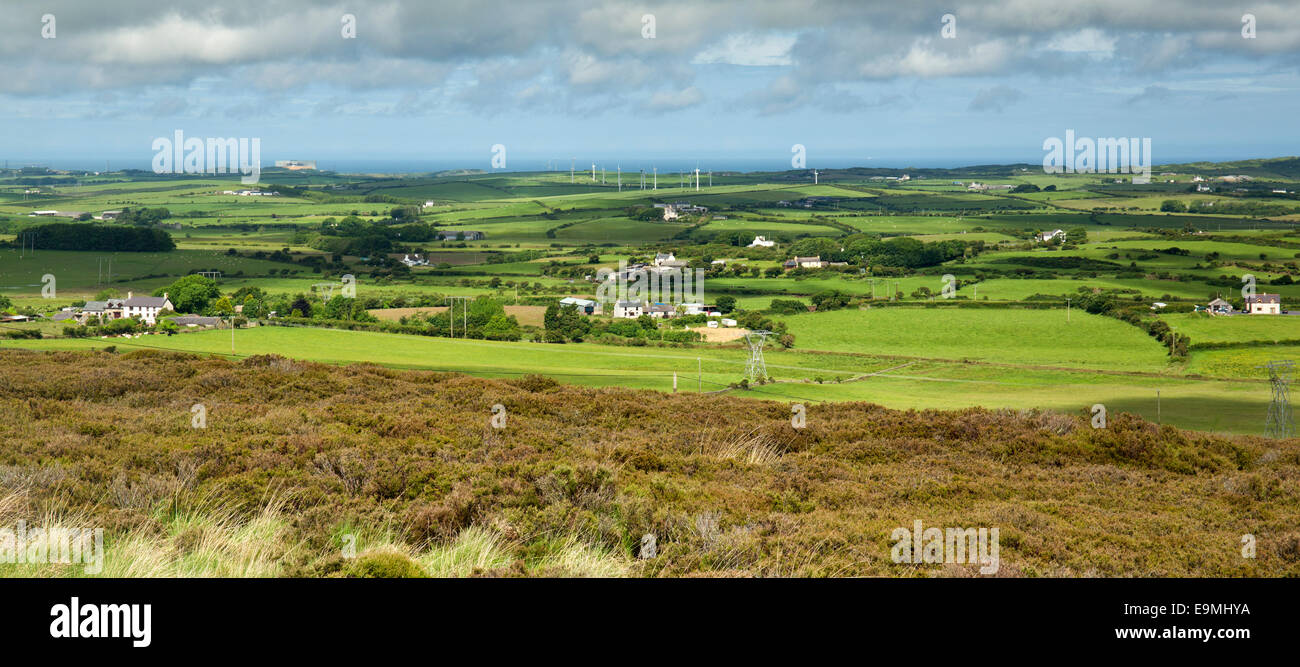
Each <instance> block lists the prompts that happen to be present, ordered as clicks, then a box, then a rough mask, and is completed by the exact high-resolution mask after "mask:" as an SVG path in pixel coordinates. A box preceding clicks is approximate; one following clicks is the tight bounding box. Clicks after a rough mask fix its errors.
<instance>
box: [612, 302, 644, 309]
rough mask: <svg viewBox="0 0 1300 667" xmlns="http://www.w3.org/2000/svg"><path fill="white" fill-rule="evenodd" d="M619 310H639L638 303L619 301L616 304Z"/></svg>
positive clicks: (639, 305) (639, 303)
mask: <svg viewBox="0 0 1300 667" xmlns="http://www.w3.org/2000/svg"><path fill="white" fill-rule="evenodd" d="M616 305H617V306H618V307H619V308H640V307H641V302H640V301H619V302H618V303H617V304H616Z"/></svg>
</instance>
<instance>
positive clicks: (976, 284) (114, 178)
mask: <svg viewBox="0 0 1300 667" xmlns="http://www.w3.org/2000/svg"><path fill="white" fill-rule="evenodd" d="M1294 163H1295V161H1294V160H1293V159H1289V158H1284V159H1277V160H1253V161H1246V162H1240V163H1223V164H1211V163H1198V164H1196V165H1166V166H1164V167H1161V169H1162V173H1163V174H1164V177H1163V181H1165V182H1161V183H1154V184H1151V185H1149V186H1136V185H1132V184H1128V183H1114V182H1112V181H1113V179H1109V178H1102V177H1099V176H1098V175H1090V174H1071V175H1066V174H1060V175H1045V174H1042V173H1041V170H1038V171H1036V170H1033V169H1028V170H1026V169H1024V168H1022V167H1021V166H1018V165H1009V166H992V167H982V168H968V169H957V170H943V169H906V170H895V169H844V170H825V171H822V172H821V173H820V174H819V178H820V183H819V184H817V185H814V184H812V183H811V182H808V180H807V179H806V178H805V175H804V174H803V173H801V172H773V173H739V172H719V173H716V174H714V175H713V181H712V182H713V185H712V186H710V187H701V189H700V190H698V191H696V190H695V189H693V188H679V187H667V185H668V183H669V182H670V181H672V182H673V183H676V182H677V181H676V179H671V178H670V177H669V176H668V175H666V174H661V177H662V178H661V179H660V184H661V185H662V186H664V187H660V188H659V189H657V190H656V189H649V188H647V189H640V188H639V187H636V188H631V187H624V188H623V190H622V191H621V192H620V191H619V190H618V188H617V187H616V186H615V185H614V184H613V182H612V181H611V182H609V183H600V182H593V181H591V180H590V179H585V180H584V179H581V178H580V179H576V182H570V176H569V174H567V173H559V172H534V173H517V174H516V173H498V174H475V173H466V172H461V173H456V174H454V175H437V174H423V175H419V174H412V175H404V176H397V177H394V176H378V175H355V174H341V173H334V172H311V171H306V172H287V171H284V170H280V169H267V170H266V171H265V172H264V174H263V183H262V184H261V185H260V186H258V188H260V189H261V190H262V191H264V192H267V193H274V194H268V195H267V196H240V195H232V194H224V193H225V192H226V191H227V190H236V191H237V190H240V189H242V188H240V187H238V186H236V185H235V181H233V180H227V179H222V178H220V177H213V176H203V177H192V176H173V175H163V176H159V175H154V174H147V173H140V172H106V173H101V174H89V173H84V174H74V173H63V172H53V171H50V172H46V173H40V174H33V173H31V170H21V171H20V170H10V171H7V172H0V243H4V244H6V246H7V247H0V299H3V301H0V311H3V312H5V313H7V314H9V315H11V316H12V317H10V318H8V319H9V320H10V321H7V322H4V323H0V327H3V328H2V329H0V331H2V332H3V333H0V336H3V337H0V348H20V349H31V350H51V351H52V350H71V349H78V350H85V349H103V348H108V347H114V348H116V349H118V350H120V351H126V350H132V349H163V350H177V351H187V352H196V353H203V354H211V355H224V356H226V357H227V358H230V359H242V358H246V357H248V356H249V355H259V354H277V355H283V356H285V357H290V358H296V359H304V360H312V361H317V362H322V363H329V364H347V363H377V364H383V365H386V366H390V367H394V368H413V369H430V370H445V371H456V372H464V373H469V374H475V375H480V376H483V377H489V378H509V377H514V378H518V377H522V376H524V375H528V374H545V375H549V376H551V377H553V378H555V379H557V380H559V381H561V382H565V383H572V384H579V385H586V386H612V387H624V388H638V389H639V388H646V389H655V390H659V391H665V392H671V391H672V388H673V385H674V375H676V384H677V387H678V391H679V393H698V392H700V391H704V392H709V391H720V392H726V393H730V394H733V395H735V396H737V397H749V398H756V399H776V400H782V401H786V402H796V401H803V402H809V403H828V402H837V401H848V402H855V401H870V402H876V403H879V404H882V405H886V406H889V407H892V408H900V409H906V408H917V409H931V408H934V409H960V408H965V407H977V406H978V407H989V408H999V409H1001V408H1015V409H1047V410H1054V411H1060V412H1065V413H1070V414H1081V413H1085V412H1087V411H1088V410H1089V409H1090V408H1091V406H1093V405H1094V404H1098V403H1099V404H1103V405H1105V406H1107V408H1108V409H1112V410H1115V409H1118V410H1122V411H1128V412H1133V413H1134V414H1138V415H1141V416H1142V417H1143V418H1145V419H1148V420H1151V421H1159V422H1162V423H1166V424H1173V425H1177V426H1180V427H1184V428H1194V429H1203V430H1208V431H1216V432H1222V433H1245V434H1262V433H1263V432H1264V428H1265V419H1264V416H1265V414H1266V412H1267V407H1268V401H1269V397H1270V391H1269V386H1268V382H1267V378H1266V376H1265V374H1264V372H1263V370H1262V369H1261V368H1259V367H1260V366H1261V365H1263V364H1265V363H1268V362H1269V361H1273V360H1277V359H1296V358H1297V356H1300V355H1297V348H1298V347H1300V343H1298V342H1297V341H1300V318H1294V317H1291V316H1288V315H1280V316H1257V315H1240V314H1235V315H1232V316H1210V315H1207V314H1204V313H1201V312H1193V311H1194V310H1199V309H1201V308H1203V307H1204V306H1205V305H1206V304H1207V303H1208V302H1209V301H1210V300H1211V299H1213V298H1215V297H1223V298H1225V299H1227V300H1228V301H1229V302H1231V303H1232V304H1233V305H1234V307H1235V308H1236V310H1237V311H1240V310H1241V308H1242V307H1244V305H1245V304H1244V303H1243V302H1242V295H1243V294H1244V292H1243V287H1244V286H1246V284H1247V281H1253V282H1252V283H1250V284H1251V285H1253V287H1254V289H1255V290H1256V291H1257V292H1259V293H1268V294H1278V295H1280V299H1281V302H1282V309H1283V310H1286V309H1288V308H1289V307H1290V306H1291V304H1293V303H1295V302H1296V301H1297V300H1300V282H1297V280H1296V279H1300V270H1298V269H1297V264H1296V262H1297V256H1300V234H1297V233H1296V232H1295V230H1294V229H1293V226H1294V225H1295V224H1296V220H1297V219H1300V215H1297V211H1300V203H1296V202H1295V200H1294V197H1293V196H1292V195H1291V194H1289V193H1291V192H1293V191H1294V190H1295V186H1296V181H1297V179H1298V177H1300V174H1298V173H1296V172H1295V169H1294ZM1226 175H1233V176H1232V177H1231V178H1235V179H1236V180H1233V181H1231V183H1230V182H1229V181H1227V180H1224V178H1225V176H1226ZM1241 175H1245V176H1248V177H1249V178H1248V180H1246V181H1243V180H1241V179H1240V178H1237V177H1239V176H1241ZM902 176H907V177H908V178H907V179H902V178H900V177H902ZM977 183H979V184H983V185H978V186H977V185H976V184H977ZM1207 185H1208V187H1209V191H1208V192H1204V191H1202V192H1197V189H1198V187H1200V188H1204V187H1207ZM985 186H991V187H994V188H995V189H975V188H984V187H985ZM997 186H1009V187H1006V188H1003V189H996V187H997ZM656 205H658V208H656ZM665 206H667V207H676V208H677V209H679V210H675V211H674V215H672V216H669V215H667V214H666V213H665V211H666V210H668V209H667V208H665ZM37 210H42V211H57V212H59V213H58V215H56V216H53V217H48V216H34V215H32V213H33V212H34V211H37ZM123 210H125V211H126V213H125V214H118V213H116V212H118V211H123ZM67 212H70V213H68V217H62V216H64V214H65V213H67ZM106 212H107V213H108V214H109V215H108V216H106V217H105V216H104V214H105V213H106ZM73 214H75V215H73ZM97 217H104V218H105V219H103V220H97V219H96V218H97ZM87 218H89V219H87ZM50 222H74V223H78V224H86V225H98V226H103V227H123V228H125V227H149V228H152V229H161V230H163V231H165V232H166V233H167V234H169V235H170V236H171V238H172V239H173V240H174V242H175V245H176V249H174V250H169V251H162V252H152V251H150V252H132V251H129V250H123V249H119V250H111V249H110V250H100V251H90V250H65V249H48V248H42V247H41V245H40V243H36V244H35V246H34V247H33V245H32V243H30V242H29V241H28V239H29V237H30V235H32V234H37V233H39V231H40V228H41V226H42V225H46V224H48V223H50ZM1057 230H1060V233H1059V234H1054V232H1056V231H1057ZM1045 233H1046V234H1047V237H1048V238H1047V240H1044V234H1045ZM760 236H761V237H763V238H764V239H766V240H767V242H769V243H771V244H772V245H770V246H762V245H757V244H755V243H754V241H755V238H756V237H760ZM660 253H673V254H674V256H675V258H676V260H677V261H679V262H684V263H685V265H686V267H688V268H691V269H696V268H698V269H700V270H702V271H704V276H705V278H704V282H703V295H702V297H701V298H702V300H703V301H705V302H707V303H708V304H710V305H712V304H714V303H723V304H725V310H724V312H722V315H721V317H724V318H730V319H734V320H736V321H737V323H736V324H735V325H733V326H720V327H718V328H716V329H709V328H707V327H705V321H704V320H705V319H714V320H717V319H719V317H718V316H712V317H703V316H695V319H689V318H688V319H685V320H681V319H663V320H644V321H640V322H639V323H638V321H637V320H635V319H631V320H625V321H623V320H618V319H614V318H612V317H611V315H612V311H613V307H612V306H613V304H612V302H610V301H607V302H605V303H604V304H603V306H604V307H603V309H602V310H601V311H598V312H597V313H595V314H592V315H582V316H581V319H582V320H583V323H582V324H580V325H578V324H574V323H572V322H568V323H563V322H560V321H559V320H558V319H556V318H552V317H549V316H548V315H547V313H548V308H552V307H554V306H556V305H557V304H558V303H559V301H560V299H563V298H566V297H574V298H577V299H598V298H600V297H601V284H600V280H599V279H598V277H599V275H601V271H602V270H616V269H617V268H618V266H619V263H620V262H628V263H632V264H636V263H638V262H641V263H648V264H653V260H654V258H655V257H656V255H657V254H660ZM412 256H418V258H417V259H418V261H415V262H409V259H410V258H411V257H412ZM793 257H816V258H818V260H819V262H820V266H806V267H801V268H795V269H793V270H792V269H790V268H789V267H787V266H785V263H786V261H787V260H789V259H791V258H793ZM403 260H408V262H409V265H408V263H407V262H404V261H403ZM201 272H202V273H205V275H208V276H212V277H213V281H212V285H211V288H210V289H211V291H210V292H208V293H209V294H210V295H211V296H210V298H206V297H205V298H199V299H197V300H191V299H187V300H186V301H185V302H186V303H187V304H189V305H188V307H187V308H185V310H186V312H183V313H178V314H194V315H217V316H221V317H223V318H225V320H223V324H222V325H221V326H222V327H225V326H227V325H226V324H225V323H224V322H225V321H228V320H229V319H230V316H235V315H237V316H238V318H239V321H238V324H240V326H241V327H246V328H244V329H241V330H240V331H237V332H236V334H235V337H234V338H235V348H234V352H233V353H232V352H231V347H230V335H229V331H227V330H224V329H221V330H211V329H210V328H208V329H205V328H204V327H198V328H195V327H185V328H183V329H182V331H181V333H180V334H179V335H170V336H165V335H143V336H142V335H141V334H142V333H143V334H151V333H155V328H154V325H149V324H147V323H142V324H139V326H137V327H135V328H134V329H133V330H129V331H128V330H125V329H122V330H101V327H99V326H98V325H99V324H100V322H99V321H98V320H96V321H95V322H90V323H89V324H88V325H85V326H82V325H81V324H80V323H79V322H80V320H78V321H74V322H68V321H66V316H65V317H64V319H63V320H60V321H55V320H54V317H53V316H54V315H56V314H57V313H59V312H72V313H74V314H76V313H78V312H79V311H80V309H82V308H83V307H84V306H85V304H86V302H88V301H90V302H99V301H103V300H105V299H113V298H125V297H126V296H127V295H128V294H135V295H161V294H163V293H170V294H172V295H173V296H174V295H175V294H177V293H182V294H187V295H188V294H189V292H188V291H187V290H189V289H193V286H192V285H191V286H190V287H185V283H182V282H181V281H183V280H185V279H186V277H187V276H191V275H193V274H197V273H201ZM46 276H52V277H53V278H54V281H55V284H56V286H57V289H55V290H53V291H46V290H44V287H45V286H46V284H47V281H46ZM345 277H346V278H347V279H348V280H353V281H354V282H353V283H352V285H354V287H355V302H356V304H357V305H356V307H352V306H351V305H348V304H343V305H341V304H340V303H338V302H336V301H335V299H337V297H338V295H340V294H342V286H343V285H344V280H345ZM202 289H203V290H208V289H209V288H207V287H204V288H202ZM453 297H454V298H456V299H458V300H455V302H454V304H453ZM348 298H351V297H350V296H349V297H348ZM680 300H682V301H684V300H685V299H680ZM1157 302H1159V303H1160V304H1163V305H1156V303H1157ZM647 305H649V302H647ZM236 306H238V310H239V312H238V313H235V312H234V311H235V310H236ZM714 307H717V306H714ZM449 308H454V313H455V317H451V316H450V315H451V312H452V311H449ZM1067 309H1068V313H1067ZM23 317H28V318H32V321H22V318H23ZM83 319H84V318H83ZM629 323H633V324H629ZM275 324H281V325H291V326H271V325H275ZM259 325H260V326H259ZM453 325H454V326H453ZM489 325H491V326H489ZM119 329H121V327H119ZM755 329H769V330H775V331H776V333H775V334H774V335H773V336H771V337H770V338H769V339H768V341H767V345H766V350H765V360H766V362H767V376H766V377H764V378H756V377H754V376H752V375H749V376H747V375H746V361H747V360H748V358H749V356H750V353H749V350H748V348H747V345H746V342H745V340H744V339H743V332H744V331H748V330H755ZM696 332H698V333H696ZM127 336H133V337H127ZM451 336H455V338H452V337H451Z"/></svg>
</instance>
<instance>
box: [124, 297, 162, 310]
mask: <svg viewBox="0 0 1300 667" xmlns="http://www.w3.org/2000/svg"><path fill="white" fill-rule="evenodd" d="M167 303H168V301H167V297H162V296H133V297H131V298H129V299H127V300H126V301H123V302H122V306H123V307H126V308H162V307H163V306H165V305H167Z"/></svg>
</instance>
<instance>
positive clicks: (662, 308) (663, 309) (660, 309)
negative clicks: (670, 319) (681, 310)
mask: <svg viewBox="0 0 1300 667" xmlns="http://www.w3.org/2000/svg"><path fill="white" fill-rule="evenodd" d="M646 310H648V311H650V312H652V313H675V312H677V308H676V307H675V306H670V305H668V304H666V303H656V304H654V305H653V306H650V307H649V308H646Z"/></svg>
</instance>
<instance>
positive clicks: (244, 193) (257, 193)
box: [221, 190, 280, 197]
mask: <svg viewBox="0 0 1300 667" xmlns="http://www.w3.org/2000/svg"><path fill="white" fill-rule="evenodd" d="M221 194H223V195H235V196H236V197H278V196H280V193H278V192H276V191H274V190H222V191H221Z"/></svg>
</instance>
